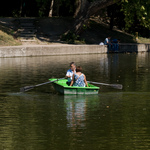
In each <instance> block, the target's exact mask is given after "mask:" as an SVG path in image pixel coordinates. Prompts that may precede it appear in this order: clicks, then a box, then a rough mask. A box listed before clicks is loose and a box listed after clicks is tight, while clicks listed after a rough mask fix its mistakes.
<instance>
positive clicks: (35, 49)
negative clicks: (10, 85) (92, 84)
mask: <svg viewBox="0 0 150 150" xmlns="http://www.w3.org/2000/svg"><path fill="white" fill-rule="evenodd" d="M149 51H150V44H119V53H125V52H149ZM103 53H108V51H107V47H106V46H104V45H67V44H58V45H22V46H5V47H0V57H1V58H2V57H26V56H48V55H49V56H54V55H72V54H76V55H80V54H103Z"/></svg>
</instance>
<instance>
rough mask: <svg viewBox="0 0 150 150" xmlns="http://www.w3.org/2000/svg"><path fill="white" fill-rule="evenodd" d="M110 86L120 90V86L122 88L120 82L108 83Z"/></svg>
mask: <svg viewBox="0 0 150 150" xmlns="http://www.w3.org/2000/svg"><path fill="white" fill-rule="evenodd" d="M110 86H111V87H113V88H115V89H120V90H122V88H123V86H122V85H121V84H110Z"/></svg>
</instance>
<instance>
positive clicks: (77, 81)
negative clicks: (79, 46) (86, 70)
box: [70, 66, 88, 87]
mask: <svg viewBox="0 0 150 150" xmlns="http://www.w3.org/2000/svg"><path fill="white" fill-rule="evenodd" d="M81 71H82V67H80V66H78V67H77V68H76V73H74V74H73V76H72V81H71V84H70V86H72V85H73V86H78V87H85V85H86V86H87V87H88V84H87V81H86V76H85V75H84V74H83V73H82V72H81Z"/></svg>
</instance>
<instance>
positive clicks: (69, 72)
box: [66, 69, 74, 82]
mask: <svg viewBox="0 0 150 150" xmlns="http://www.w3.org/2000/svg"><path fill="white" fill-rule="evenodd" d="M73 73H74V72H73V71H72V70H71V69H69V70H67V73H66V76H71V77H70V78H68V82H71V80H72V76H73Z"/></svg>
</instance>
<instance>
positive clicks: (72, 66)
mask: <svg viewBox="0 0 150 150" xmlns="http://www.w3.org/2000/svg"><path fill="white" fill-rule="evenodd" d="M70 68H71V70H74V69H75V68H76V65H75V63H74V62H71V63H70Z"/></svg>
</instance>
